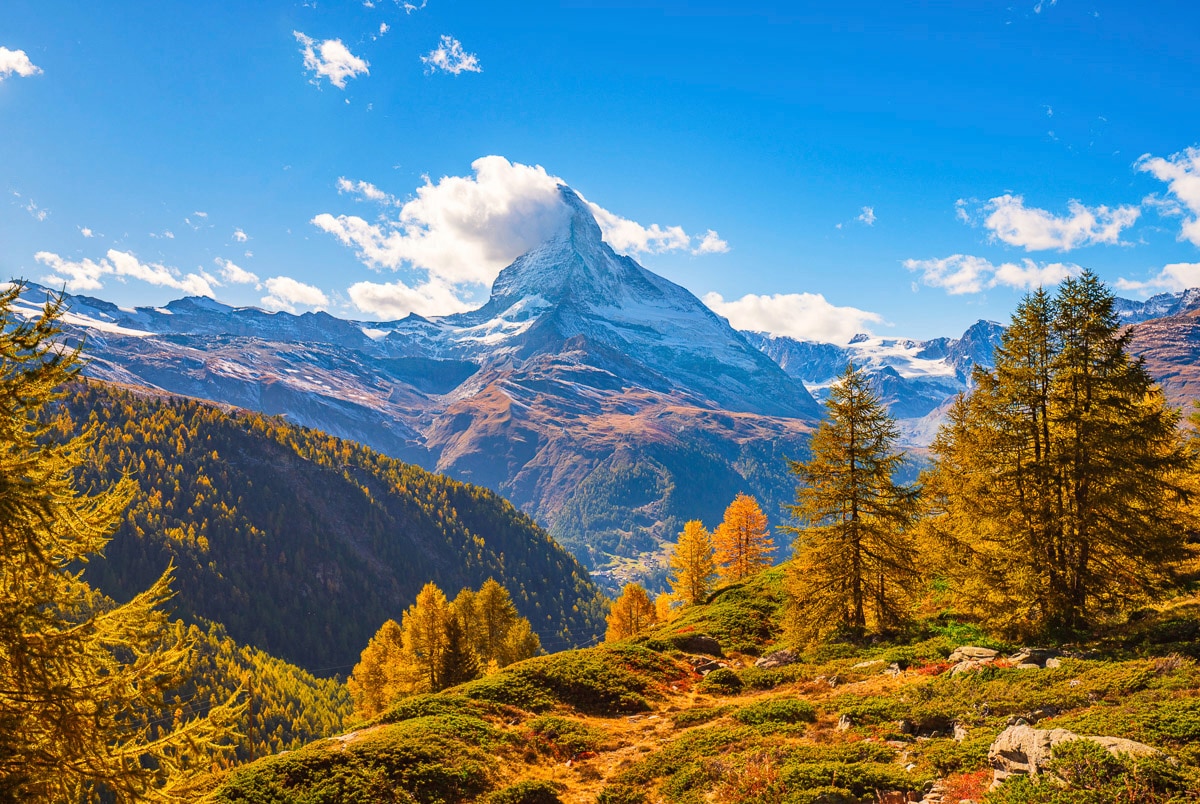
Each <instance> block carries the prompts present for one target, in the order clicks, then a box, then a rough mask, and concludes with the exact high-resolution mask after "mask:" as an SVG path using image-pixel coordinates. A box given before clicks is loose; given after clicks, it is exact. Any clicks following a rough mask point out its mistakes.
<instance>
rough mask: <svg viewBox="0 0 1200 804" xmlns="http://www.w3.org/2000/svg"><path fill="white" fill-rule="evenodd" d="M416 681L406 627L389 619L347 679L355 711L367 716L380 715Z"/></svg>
mask: <svg viewBox="0 0 1200 804" xmlns="http://www.w3.org/2000/svg"><path fill="white" fill-rule="evenodd" d="M412 684H413V679H412V668H411V667H410V666H409V664H408V661H407V659H406V657H405V655H404V631H403V629H401V627H400V624H399V623H397V622H396V621H395V620H388V621H387V622H385V623H384V624H383V625H382V626H381V627H380V629H379V631H377V632H376V633H375V636H373V637H371V641H370V642H368V643H367V647H366V648H364V649H363V652H362V656H361V658H360V659H359V661H358V664H356V665H354V670H353V671H351V673H350V678H348V679H347V680H346V686H347V687H348V688H349V690H350V697H352V698H353V699H354V711H355V713H356V714H357V715H359V716H360V717H363V718H373V717H375V716H377V715H380V714H382V713H383V711H384V710H385V709H387V707H388V705H390V704H391V703H392V702H393V701H395V700H396V699H397V698H399V697H400V696H401V695H403V694H405V693H407V692H408V691H409V690H410V689H411V688H412Z"/></svg>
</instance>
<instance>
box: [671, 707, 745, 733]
mask: <svg viewBox="0 0 1200 804" xmlns="http://www.w3.org/2000/svg"><path fill="white" fill-rule="evenodd" d="M731 708H732V707H729V706H709V707H699V708H697V709H685V710H684V711H682V712H675V713H673V714H672V715H671V723H672V725H674V726H675V728H677V729H686V728H688V727H689V726H700V725H702V724H704V723H708V722H709V721H710V720H716V719H717V718H719V717H721V716H722V715H724V714H726V713H727V712H729V710H730V709H731Z"/></svg>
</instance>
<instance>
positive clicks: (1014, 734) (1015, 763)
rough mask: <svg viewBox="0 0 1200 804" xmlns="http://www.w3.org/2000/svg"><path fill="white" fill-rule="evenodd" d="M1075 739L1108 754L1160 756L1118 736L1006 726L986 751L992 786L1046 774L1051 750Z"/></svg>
mask: <svg viewBox="0 0 1200 804" xmlns="http://www.w3.org/2000/svg"><path fill="white" fill-rule="evenodd" d="M1074 740H1089V741H1091V742H1094V743H1096V744H1097V745H1100V746H1102V747H1103V748H1105V749H1106V750H1107V751H1108V752H1109V753H1111V754H1129V755H1132V756H1157V755H1161V753H1162V752H1161V751H1159V750H1158V749H1157V748H1154V747H1152V746H1149V745H1146V744H1145V743H1139V742H1135V741H1133V740H1126V739H1123V738H1120V737H1089V736H1082V735H1079V734H1075V733H1074V732H1072V731H1067V730H1066V729H1035V728H1033V727H1032V726H1025V725H1018V726H1009V727H1008V728H1007V729H1005V730H1004V731H1002V732H1001V733H1000V736H999V737H997V738H996V740H995V741H994V742H993V743H992V746H991V748H990V749H988V762H990V763H991V765H992V786H993V787H995V786H996V785H998V784H1000V783H1001V782H1003V781H1004V780H1005V779H1007V778H1008V777H1009V776H1014V775H1024V776H1039V775H1041V774H1042V773H1045V772H1046V768H1047V765H1048V764H1049V762H1050V760H1051V759H1052V758H1053V756H1054V747H1055V746H1058V745H1062V744H1063V743H1066V742H1071V741H1074Z"/></svg>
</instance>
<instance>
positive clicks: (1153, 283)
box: [1116, 262, 1200, 294]
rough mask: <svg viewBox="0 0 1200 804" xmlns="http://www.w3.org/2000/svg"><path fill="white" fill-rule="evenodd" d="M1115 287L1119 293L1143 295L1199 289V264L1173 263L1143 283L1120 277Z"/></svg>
mask: <svg viewBox="0 0 1200 804" xmlns="http://www.w3.org/2000/svg"><path fill="white" fill-rule="evenodd" d="M1116 287H1117V290H1120V291H1131V292H1135V293H1143V294H1148V293H1152V292H1159V293H1162V292H1166V293H1176V292H1178V291H1181V290H1187V289H1188V288H1195V287H1200V262H1174V263H1171V264H1170V265H1165V266H1163V268H1162V270H1161V271H1159V272H1158V273H1157V274H1155V275H1154V276H1153V277H1151V278H1150V279H1147V280H1145V281H1138V280H1134V279H1126V278H1124V277H1122V278H1120V279H1118V280H1117V281H1116Z"/></svg>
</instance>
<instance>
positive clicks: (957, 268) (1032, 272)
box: [904, 254, 1083, 296]
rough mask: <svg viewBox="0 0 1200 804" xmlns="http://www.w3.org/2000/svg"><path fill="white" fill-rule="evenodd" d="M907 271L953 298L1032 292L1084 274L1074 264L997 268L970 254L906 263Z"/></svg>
mask: <svg viewBox="0 0 1200 804" xmlns="http://www.w3.org/2000/svg"><path fill="white" fill-rule="evenodd" d="M904 267H905V268H907V269H908V270H910V271H920V272H921V281H922V282H923V283H925V284H926V285H928V286H930V287H935V288H942V289H944V290H945V291H946V292H947V293H949V294H950V295H952V296H959V295H962V294H966V293H980V292H982V291H984V290H987V289H989V288H994V287H1010V288H1017V289H1023V290H1031V289H1033V288H1037V287H1042V286H1045V285H1056V284H1058V283H1059V282H1061V281H1063V280H1064V279H1066V278H1067V277H1069V276H1076V275H1078V274H1079V273H1081V272H1082V271H1083V269H1082V268H1081V267H1080V266H1078V265H1075V264H1073V263H1061V262H1052V263H1038V262H1034V261H1033V260H1030V259H1024V260H1021V261H1020V262H1019V263H1014V262H1005V263H1001V264H999V265H995V264H993V263H992V262H991V261H990V260H987V259H984V258H983V257H973V256H971V255H969V254H952V255H950V256H949V257H942V258H940V259H931V260H905V261H904Z"/></svg>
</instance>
